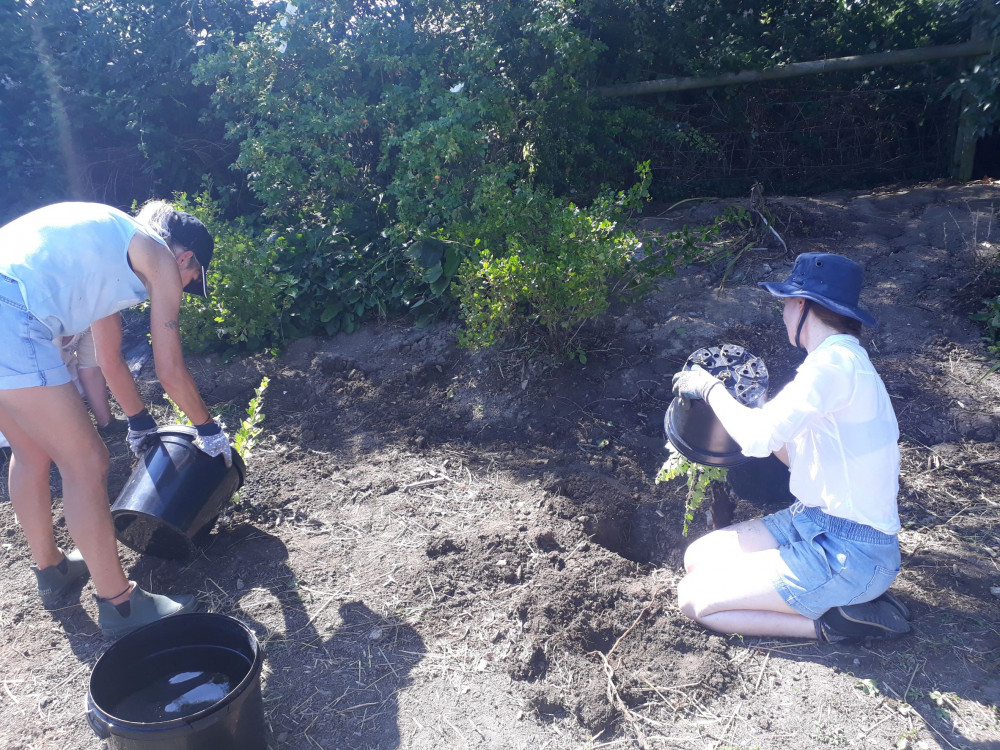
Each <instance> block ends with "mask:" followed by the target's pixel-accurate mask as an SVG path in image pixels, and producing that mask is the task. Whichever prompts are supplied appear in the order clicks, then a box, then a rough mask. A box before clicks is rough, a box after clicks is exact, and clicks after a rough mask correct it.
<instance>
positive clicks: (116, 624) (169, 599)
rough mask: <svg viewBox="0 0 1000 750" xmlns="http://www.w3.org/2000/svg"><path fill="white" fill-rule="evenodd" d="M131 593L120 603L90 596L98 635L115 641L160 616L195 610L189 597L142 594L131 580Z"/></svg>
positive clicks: (195, 605) (193, 601) (196, 604)
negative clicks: (93, 606) (99, 629)
mask: <svg viewBox="0 0 1000 750" xmlns="http://www.w3.org/2000/svg"><path fill="white" fill-rule="evenodd" d="M131 584H132V594H131V596H129V598H128V599H126V600H125V601H123V602H122V603H121V604H112V603H111V602H109V601H107V600H105V599H101V598H100V597H98V596H95V597H94V601H96V602H97V624H98V625H100V626H101V633H102V634H103V635H104V636H105V637H106V638H110V639H111V640H117V639H118V638H121V637H122V636H123V635H125V634H126V633H131V632H132V631H133V630H136V629H138V628H141V627H142V626H143V625H149V623H151V622H156V621H157V620H162V619H163V618H164V617H170V616H172V615H180V614H183V613H185V612H194V611H195V610H197V609H198V600H197V599H196V598H195V597H194V596H192V595H191V594H178V595H176V596H163V595H161V594H150V593H148V592H146V591H143V590H142V589H141V588H139V586H138V585H136V583H135V581H131Z"/></svg>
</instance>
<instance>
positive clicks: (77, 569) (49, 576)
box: [31, 549, 90, 609]
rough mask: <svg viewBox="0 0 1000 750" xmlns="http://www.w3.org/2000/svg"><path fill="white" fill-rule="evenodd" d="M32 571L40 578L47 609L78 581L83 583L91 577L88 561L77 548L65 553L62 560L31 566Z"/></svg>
mask: <svg viewBox="0 0 1000 750" xmlns="http://www.w3.org/2000/svg"><path fill="white" fill-rule="evenodd" d="M31 571H32V572H33V573H34V574H35V578H36V579H38V593H39V594H40V595H41V597H42V604H43V605H44V606H45V608H46V609H52V608H53V607H54V606H56V605H57V604H58V603H59V600H60V599H61V598H62V595H63V594H65V593H66V592H67V591H68V590H69V589H71V588H72V587H73V586H74V585H76V584H77V583H83V582H85V581H86V580H87V579H88V578H90V571H89V570H88V569H87V563H85V562H84V560H83V555H82V554H80V550H78V549H75V550H73V551H72V552H70V553H69V554H68V555H67V554H63V559H62V562H60V563H58V564H57V565H50V566H49V567H47V568H41V569H39V567H38V566H37V565H32V566H31Z"/></svg>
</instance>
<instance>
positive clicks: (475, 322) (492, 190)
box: [445, 164, 650, 353]
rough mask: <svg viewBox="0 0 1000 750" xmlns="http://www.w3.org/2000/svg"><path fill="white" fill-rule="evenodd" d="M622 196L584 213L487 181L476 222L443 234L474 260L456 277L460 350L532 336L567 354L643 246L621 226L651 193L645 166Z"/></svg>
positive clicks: (522, 187)
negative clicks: (466, 249) (467, 250)
mask: <svg viewBox="0 0 1000 750" xmlns="http://www.w3.org/2000/svg"><path fill="white" fill-rule="evenodd" d="M639 174H640V178H641V179H640V181H639V182H638V183H637V184H636V185H634V186H633V187H632V188H631V189H629V190H628V191H625V192H619V193H612V192H610V191H606V192H604V193H602V194H601V195H600V196H599V197H598V198H597V200H595V201H594V203H593V204H592V205H591V206H590V207H589V208H588V209H586V210H584V209H581V208H580V207H578V206H576V205H574V204H573V203H570V202H567V201H563V200H560V199H558V198H555V197H553V196H552V195H551V194H549V193H547V192H546V191H545V190H543V189H534V188H532V187H530V186H529V185H527V184H525V183H524V182H520V183H515V185H514V186H513V187H511V186H508V184H507V183H505V182H504V181H503V180H501V179H494V180H491V181H489V182H488V183H487V184H486V185H485V186H482V189H481V191H480V193H479V196H478V202H479V205H478V206H477V208H478V211H477V214H478V215H477V220H476V221H475V222H474V223H472V224H466V225H455V226H451V227H448V229H447V230H446V232H445V235H446V236H447V237H448V238H449V239H452V240H454V241H457V242H459V243H460V244H466V245H470V246H471V247H473V248H474V249H475V250H476V252H477V253H478V257H475V256H473V257H471V258H469V259H468V260H466V261H464V262H463V263H462V265H461V267H460V268H459V271H458V279H457V289H456V292H455V293H456V296H457V297H458V300H459V304H460V308H461V316H462V318H463V320H464V322H465V327H464V330H463V331H462V332H461V333H460V335H459V341H460V343H461V344H462V345H463V346H466V347H469V348H472V349H478V348H481V347H486V346H490V345H492V344H495V343H497V342H498V341H501V340H509V339H512V338H515V337H518V336H521V335H524V334H528V333H531V332H535V333H536V334H537V336H538V337H539V338H540V339H541V340H543V341H544V342H545V344H546V345H547V346H548V348H549V349H550V350H552V351H556V352H563V353H569V352H572V351H573V340H574V338H575V336H576V334H577V331H578V329H579V327H580V325H581V324H583V323H585V322H586V321H589V320H592V319H593V318H595V317H596V316H597V315H599V314H600V313H602V312H604V310H605V309H606V308H607V306H608V303H609V297H610V292H611V289H612V286H613V284H614V282H615V281H616V280H617V279H620V278H622V277H623V276H625V274H626V272H627V271H628V270H629V269H631V268H634V267H635V266H636V263H637V257H638V250H639V244H640V243H639V240H638V239H637V238H636V236H635V235H634V234H633V233H632V232H631V231H629V230H627V229H626V228H624V227H623V226H622V223H621V222H622V220H623V219H624V218H626V217H627V216H628V214H629V212H630V211H633V210H636V209H637V208H639V206H640V205H641V203H642V201H643V200H644V199H645V198H646V196H647V194H648V189H649V182H650V173H649V165H648V164H642V165H640V167H639Z"/></svg>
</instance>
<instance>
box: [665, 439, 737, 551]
mask: <svg viewBox="0 0 1000 750" xmlns="http://www.w3.org/2000/svg"><path fill="white" fill-rule="evenodd" d="M667 450H668V451H669V453H670V456H669V457H668V458H667V460H666V461H665V462H664V464H663V466H661V467H660V471H659V473H658V474H657V475H656V483H657V484H660V483H661V482H669V481H670V480H672V479H677V478H678V477H683V478H684V479H685V481H686V482H687V498H686V500H685V503H684V529H683V531H682V533H683V535H684V536H687V534H688V525H689V524H690V523H691V522H692V521H693V520H694V514H695V513H696V512H697V511H698V509H699V508H700V507H701V505H702V503H703V502H704V501H705V495H706V493H707V492H708V490H709V488H711V486H712V485H713V484H715V483H716V482H724V481H725V479H726V474H727V473H728V471H729V469H727V468H725V467H724V466H704V465H702V464H696V463H694V462H693V461H690V460H688V459H687V458H685V457H684V456H683V455H682V454H681V453H680V452H679V451H677V450H676V449H675V448H674V447H673V446H671V445H667Z"/></svg>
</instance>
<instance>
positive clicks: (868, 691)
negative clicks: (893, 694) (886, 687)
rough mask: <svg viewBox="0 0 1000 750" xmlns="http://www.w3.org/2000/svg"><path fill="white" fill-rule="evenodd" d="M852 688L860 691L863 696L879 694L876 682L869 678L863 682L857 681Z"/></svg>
mask: <svg viewBox="0 0 1000 750" xmlns="http://www.w3.org/2000/svg"><path fill="white" fill-rule="evenodd" d="M854 687H855V688H857V689H858V690H860V691H861V692H862V693H864V694H865V695H878V694H879V689H878V682H877V681H876V680H874V679H873V678H871V677H867V678H865V679H863V680H858V681H857V682H856V683H855V685H854Z"/></svg>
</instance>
